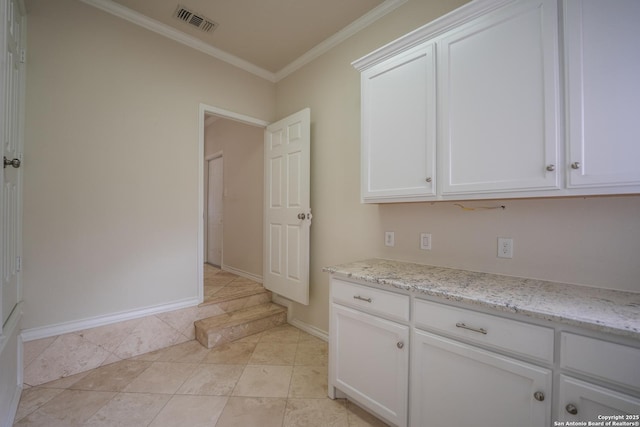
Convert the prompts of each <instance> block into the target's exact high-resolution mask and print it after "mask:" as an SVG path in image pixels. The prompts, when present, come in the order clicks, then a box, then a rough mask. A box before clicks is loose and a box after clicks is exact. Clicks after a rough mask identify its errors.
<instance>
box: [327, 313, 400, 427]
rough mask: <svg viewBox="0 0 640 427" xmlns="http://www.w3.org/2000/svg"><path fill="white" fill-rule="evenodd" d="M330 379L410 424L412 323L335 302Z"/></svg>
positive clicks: (387, 416) (377, 409)
mask: <svg viewBox="0 0 640 427" xmlns="http://www.w3.org/2000/svg"><path fill="white" fill-rule="evenodd" d="M331 322H332V331H333V334H331V349H330V352H331V360H330V363H331V365H332V366H330V372H331V373H330V376H331V377H333V378H330V382H332V383H333V385H334V386H335V387H337V388H338V389H340V390H341V391H343V392H344V393H346V394H347V395H348V396H349V397H350V398H352V399H354V400H356V401H357V402H359V403H360V404H361V405H363V406H365V407H367V408H368V409H370V410H371V411H372V412H374V413H376V414H377V415H379V416H380V417H382V418H385V419H387V420H388V421H389V422H392V423H393V424H396V425H398V426H406V424H407V393H408V376H409V345H408V344H409V327H408V326H404V325H400V324H398V323H395V322H390V321H388V320H384V319H381V318H379V317H376V316H371V315H369V314H366V313H363V312H360V311H357V310H352V309H349V308H346V307H343V306H341V305H337V304H332V318H331Z"/></svg>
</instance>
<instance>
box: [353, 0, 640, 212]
mask: <svg viewBox="0 0 640 427" xmlns="http://www.w3.org/2000/svg"><path fill="white" fill-rule="evenodd" d="M560 11H562V14H560ZM638 22H640V1H638V0H609V1H607V0H473V1H471V2H469V3H467V4H465V5H464V6H462V7H460V8H458V9H456V10H454V11H452V12H451V13H449V14H447V15H445V16H443V17H441V18H438V19H437V20H435V21H433V22H431V23H429V24H427V25H424V26H423V27H421V28H418V29H417V30H415V31H413V32H411V33H409V34H407V35H405V36H403V37H401V38H400V39H398V40H395V41H393V42H392V43H389V44H388V45H386V46H383V47H381V48H380V49H378V50H376V51H374V52H372V53H371V54H369V55H367V56H365V57H363V58H361V59H359V60H357V61H355V62H354V63H353V65H354V66H355V67H356V69H358V70H359V71H360V72H361V73H362V200H363V201H364V202H376V203H379V202H402V201H423V200H464V199H491V198H515V197H550V196H551V197H553V196H575V195H597V194H631V193H640V166H639V165H640V139H639V133H638V130H637V125H636V121H637V117H636V116H637V113H638V111H640V79H638V77H637V76H640V49H638V46H637V44H638V40H640V25H638ZM561 51H562V52H563V54H564V58H563V60H562V61H561V60H560V59H561V54H560V52H561ZM561 77H562V78H561Z"/></svg>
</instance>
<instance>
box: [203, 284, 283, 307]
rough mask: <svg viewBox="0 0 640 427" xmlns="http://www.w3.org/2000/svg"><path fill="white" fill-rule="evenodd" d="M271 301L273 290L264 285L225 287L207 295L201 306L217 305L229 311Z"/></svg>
mask: <svg viewBox="0 0 640 427" xmlns="http://www.w3.org/2000/svg"><path fill="white" fill-rule="evenodd" d="M270 301H271V291H268V290H266V289H265V288H263V287H262V286H259V287H252V288H237V287H236V288H233V287H230V288H225V289H222V290H221V291H219V292H217V293H216V294H214V295H213V296H210V297H207V298H206V299H205V302H203V303H202V304H200V305H199V307H203V306H208V305H214V304H215V305H217V306H218V307H220V309H221V310H222V311H224V312H225V313H228V312H230V311H236V310H240V309H243V308H248V307H251V306H254V305H259V304H265V303H267V302H270Z"/></svg>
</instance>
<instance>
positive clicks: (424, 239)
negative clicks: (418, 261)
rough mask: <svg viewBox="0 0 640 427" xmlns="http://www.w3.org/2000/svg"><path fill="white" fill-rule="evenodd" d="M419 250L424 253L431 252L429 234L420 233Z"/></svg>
mask: <svg viewBox="0 0 640 427" xmlns="http://www.w3.org/2000/svg"><path fill="white" fill-rule="evenodd" d="M420 249H423V250H425V251H430V250H431V234H430V233H420Z"/></svg>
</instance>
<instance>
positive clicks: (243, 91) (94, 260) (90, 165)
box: [23, 0, 275, 329]
mask: <svg viewBox="0 0 640 427" xmlns="http://www.w3.org/2000/svg"><path fill="white" fill-rule="evenodd" d="M27 9H28V49H27V52H28V53H27V62H28V67H27V100H26V103H27V104H26V134H25V162H24V165H25V173H24V260H25V262H24V276H23V282H24V300H25V317H24V324H23V326H24V327H25V328H27V329H29V328H34V327H39V326H47V325H54V324H58V323H61V322H67V321H75V320H82V319H86V318H91V317H94V316H100V315H108V314H114V313H119V312H124V311H129V310H137V309H140V308H144V307H151V306H156V305H162V304H167V303H173V302H178V301H182V300H188V299H190V298H195V297H197V285H198V284H197V249H198V248H197V242H198V241H197V238H198V217H199V213H198V166H199V164H198V119H199V117H198V114H199V110H198V109H199V105H200V103H204V104H207V105H212V106H216V107H220V108H223V109H226V110H230V111H239V112H242V113H243V114H246V115H249V116H252V117H256V118H259V119H262V120H267V121H269V120H272V119H273V117H274V111H275V87H274V85H273V84H272V83H269V82H267V81H264V80H262V79H260V78H258V77H255V76H253V75H251V74H248V73H245V72H243V71H241V70H238V69H237V68H234V67H232V66H230V65H228V64H225V63H223V62H221V61H218V60H215V59H213V58H211V57H209V56H206V55H204V54H201V53H199V52H197V51H195V50H193V49H190V48H187V47H185V46H183V45H180V44H178V43H175V42H172V41H170V40H168V39H166V38H164V37H162V36H160V35H157V34H154V33H152V32H149V31H147V30H144V29H142V28H140V27H137V26H135V25H133V24H130V23H128V22H126V21H124V20H122V19H119V18H116V17H114V16H111V15H109V14H107V13H104V12H101V11H99V10H98V9H96V8H94V7H91V6H88V5H85V4H84V3H81V2H79V1H72V0H56V1H55V2H52V1H49V0H30V1H28V2H27Z"/></svg>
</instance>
